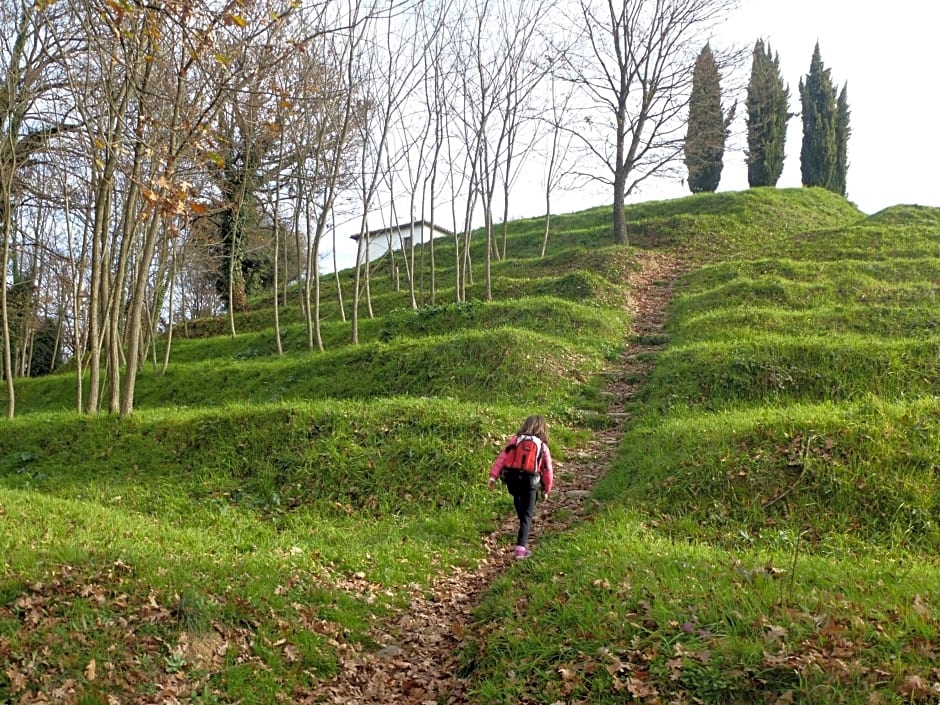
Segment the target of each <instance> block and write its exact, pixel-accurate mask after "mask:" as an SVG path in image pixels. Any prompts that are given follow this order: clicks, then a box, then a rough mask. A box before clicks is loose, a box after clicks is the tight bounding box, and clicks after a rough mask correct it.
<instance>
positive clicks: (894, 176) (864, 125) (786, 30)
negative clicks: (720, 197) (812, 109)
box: [721, 0, 940, 214]
mask: <svg viewBox="0 0 940 705" xmlns="http://www.w3.org/2000/svg"><path fill="white" fill-rule="evenodd" d="M933 6H934V3H933V2H931V1H930V0H893V1H892V2H877V3H876V2H860V1H858V0H742V3H741V8H740V9H739V10H738V11H737V13H736V14H735V16H734V18H733V19H732V20H731V21H729V22H728V24H727V25H726V27H725V30H726V32H727V37H728V38H729V39H731V40H732V41H735V42H738V43H739V44H745V45H749V46H751V47H753V45H754V42H755V41H756V40H757V39H758V38H761V37H763V38H764V40H765V41H766V42H768V43H769V44H770V47H771V49H772V50H773V51H774V52H775V53H777V54H779V56H780V69H781V73H782V74H783V79H784V81H785V82H787V83H788V84H789V86H790V109H791V111H792V112H798V111H799V109H800V103H799V82H800V79H801V78H802V77H804V76H806V74H807V73H808V72H809V65H810V60H811V59H812V56H813V48H814V46H815V45H816V42H817V40H818V41H819V49H820V53H821V55H822V60H823V64H824V65H825V66H826V68H828V69H829V70H830V72H831V75H832V79H833V83H834V85H836V86H837V88H839V89H841V87H842V85H843V84H845V83H847V84H848V99H849V110H850V123H849V124H850V127H851V129H852V134H851V136H850V138H849V170H848V177H847V183H848V199H849V200H850V201H852V202H853V203H855V204H856V205H857V206H858V207H859V208H860V209H861V210H862V211H864V212H865V213H869V214H871V213H875V212H877V211H879V210H881V209H882V208H885V207H887V206H892V205H897V204H902V203H905V204H906V203H917V204H920V205H925V206H940V181H938V179H937V177H936V172H937V169H938V168H940V140H938V138H937V137H936V135H937V127H936V125H937V119H938V108H940V96H938V94H937V88H936V81H935V80H934V76H933V72H934V69H935V67H937V66H940V61H938V58H937V55H936V51H937V41H938V40H937V36H936V29H937V26H938V25H937V20H938V19H940V12H938V11H937V10H933V9H931V8H932V7H933ZM747 70H748V72H749V71H750V66H749V65H748V69H747ZM742 99H743V96H742ZM739 107H740V108H743V105H742V104H740V103H739ZM738 113H739V119H738V122H737V123H736V128H739V129H740V130H742V131H743V129H744V122H743V115H744V111H743V109H739V111H738ZM801 139H802V121H801V119H800V118H799V117H798V116H797V117H793V118H791V119H790V125H789V130H788V133H787V150H786V151H787V158H786V162H785V164H784V172H783V176H782V177H781V179H780V181H779V182H778V184H777V185H778V186H799V185H800V142H801ZM729 156H730V157H731V158H730V159H729V158H728V157H729ZM738 159H740V160H743V154H741V153H740V152H739V153H738V154H737V155H726V157H725V169H724V175H723V178H722V183H721V190H737V189H743V188H747V171H746V168H745V167H744V165H743V162H742V161H736V160H738Z"/></svg>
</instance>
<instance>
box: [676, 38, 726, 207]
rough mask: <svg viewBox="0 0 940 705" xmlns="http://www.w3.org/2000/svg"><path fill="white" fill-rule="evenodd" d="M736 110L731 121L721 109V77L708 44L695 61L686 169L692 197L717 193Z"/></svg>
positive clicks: (686, 144)
mask: <svg viewBox="0 0 940 705" xmlns="http://www.w3.org/2000/svg"><path fill="white" fill-rule="evenodd" d="M733 118H734V108H732V109H731V111H730V112H729V115H728V118H727V120H726V119H725V116H724V113H723V112H722V109H721V77H720V76H719V74H718V65H717V64H716V63H715V56H714V54H713V53H712V50H711V47H710V46H709V45H708V44H706V45H705V47H704V48H703V49H702V51H701V52H700V53H699V55H698V59H696V61H695V68H694V69H693V72H692V95H691V97H690V99H689V124H688V131H687V132H686V138H685V165H686V168H687V169H688V172H689V189H691V191H692V193H700V192H703V191H715V190H716V189H717V188H718V183H719V182H720V181H721V170H722V168H723V166H724V164H723V159H724V153H725V139H726V138H727V135H728V125H729V124H730V123H731V120H732V119H733Z"/></svg>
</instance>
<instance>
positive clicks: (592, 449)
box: [302, 252, 680, 705]
mask: <svg viewBox="0 0 940 705" xmlns="http://www.w3.org/2000/svg"><path fill="white" fill-rule="evenodd" d="M640 264H641V269H640V271H638V272H636V273H635V275H634V276H633V278H632V281H631V285H632V286H631V291H630V296H629V299H628V302H627V308H628V310H629V311H630V313H631V315H632V316H633V325H632V329H631V340H635V341H637V342H636V343H631V345H630V346H629V348H628V349H627V351H626V353H625V355H624V357H623V358H622V360H621V362H620V364H619V365H618V366H617V367H616V369H614V370H611V371H610V373H609V376H610V383H609V384H608V386H607V390H606V391H605V394H608V395H609V396H610V405H609V414H610V416H611V417H612V418H613V419H615V420H616V421H617V423H616V424H614V425H612V426H611V427H610V428H607V429H605V430H603V431H600V432H598V433H597V434H596V436H595V437H594V439H593V440H592V441H591V443H590V444H589V445H588V447H586V448H584V449H582V450H581V451H580V452H579V453H577V454H576V455H572V456H570V457H568V458H567V459H566V460H565V462H564V463H563V464H558V467H557V468H556V474H557V475H558V476H559V477H560V481H559V482H558V489H557V491H556V492H553V493H552V497H551V498H550V499H548V500H547V501H543V502H541V503H540V504H539V508H538V511H537V515H536V520H535V524H534V528H533V535H532V538H533V542H532V545H533V547H534V549H535V550H536V551H537V550H538V539H539V535H540V534H541V533H546V532H559V531H564V530H565V529H567V528H569V527H570V526H571V525H572V524H573V523H575V522H577V521H579V520H580V519H581V517H582V516H583V515H584V514H585V513H587V512H590V507H589V506H587V504H586V503H587V502H590V500H589V499H587V496H588V495H589V493H590V491H591V489H592V488H593V487H594V484H595V483H596V482H597V480H598V479H599V478H600V477H601V476H602V475H603V474H604V473H605V472H606V471H607V468H609V467H610V463H611V459H612V456H613V454H614V452H615V451H616V449H617V446H618V444H619V442H620V436H621V427H622V425H623V421H624V419H625V417H626V412H625V407H626V405H627V402H628V401H629V400H630V398H631V397H632V396H633V394H634V392H635V391H636V388H637V387H638V385H639V383H640V380H641V379H642V377H643V376H644V375H645V373H646V372H648V371H649V362H648V361H647V356H646V355H644V353H645V352H649V351H650V350H653V349H655V348H656V344H657V342H658V339H657V335H658V334H659V333H660V332H661V331H662V328H663V324H664V322H665V318H666V307H667V304H668V302H669V300H670V298H671V296H672V285H673V283H674V281H675V279H676V277H677V276H678V274H679V272H680V267H679V265H678V263H677V262H676V261H675V260H674V259H672V258H670V257H668V256H666V255H663V254H661V253H654V252H646V253H642V254H641V255H640ZM481 481H482V480H481ZM560 509H565V510H567V511H559V510H560ZM515 531H516V519H515V516H512V517H508V518H507V519H506V521H505V522H504V524H503V525H502V526H501V527H500V528H499V529H498V530H497V531H495V532H494V533H492V534H490V535H489V536H488V537H486V539H485V541H484V543H485V548H486V553H487V555H486V558H484V560H483V561H482V562H481V563H480V564H479V565H478V566H477V567H476V568H475V569H473V570H461V569H458V570H456V571H455V572H454V573H452V574H450V575H446V576H442V577H441V578H439V579H437V580H436V581H435V582H434V583H433V584H432V585H431V586H430V588H429V589H428V590H422V591H421V594H419V595H417V596H416V597H415V599H414V600H413V601H412V602H411V604H410V605H409V608H408V609H407V610H405V611H403V612H402V613H401V615H400V616H399V617H398V618H397V619H395V620H393V621H392V622H391V623H390V624H384V625H383V626H382V628H381V630H379V629H377V630H376V631H375V632H374V634H373V638H374V639H375V640H376V642H377V643H379V644H383V647H382V648H380V649H379V650H378V651H376V652H375V653H365V652H363V651H361V650H360V649H358V648H356V647H355V646H353V645H346V644H340V645H339V648H340V659H341V665H340V673H339V674H338V676H337V677H336V678H334V679H333V680H331V681H329V682H327V683H323V684H322V685H321V686H320V687H319V688H318V689H317V690H316V691H315V692H314V693H310V694H308V695H307V697H306V698H305V699H304V700H303V701H302V702H304V703H330V704H337V705H338V704H339V703H343V704H348V703H366V704H368V703H376V704H378V703H383V704H384V703H407V704H408V705H438V703H448V704H451V705H459V704H460V703H466V702H467V696H466V684H465V683H464V681H463V680H462V679H461V678H459V677H458V676H457V675H456V670H457V665H458V664H457V662H456V655H457V653H458V650H459V648H460V645H461V641H462V639H463V637H464V636H465V635H466V634H467V632H468V631H469V630H470V629H472V625H473V619H472V612H473V609H474V607H475V606H476V605H477V604H478V602H479V601H480V599H481V598H482V596H483V595H484V593H485V592H486V590H487V588H488V587H489V585H490V584H491V583H492V581H493V579H494V578H495V577H496V576H497V575H499V574H500V573H502V572H503V571H505V570H506V569H507V568H508V567H509V565H510V564H511V563H512V558H511V553H510V551H509V544H508V543H507V541H506V540H505V537H506V535H507V534H515Z"/></svg>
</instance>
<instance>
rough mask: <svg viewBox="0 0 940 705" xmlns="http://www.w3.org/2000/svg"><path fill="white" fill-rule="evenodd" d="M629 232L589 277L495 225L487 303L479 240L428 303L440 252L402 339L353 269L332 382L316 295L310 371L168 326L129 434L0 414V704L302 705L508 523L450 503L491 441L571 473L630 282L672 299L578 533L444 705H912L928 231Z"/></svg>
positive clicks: (923, 636) (807, 215) (933, 238)
mask: <svg viewBox="0 0 940 705" xmlns="http://www.w3.org/2000/svg"><path fill="white" fill-rule="evenodd" d="M628 221H629V222H630V228H631V230H630V237H631V243H632V247H616V246H613V245H611V239H612V228H611V218H610V209H609V208H606V209H604V208H602V209H594V210H591V211H585V212H583V213H575V214H569V215H565V216H557V217H554V218H553V219H552V223H553V227H554V228H557V230H556V231H553V233H552V234H551V237H550V240H549V252H548V256H547V257H545V258H544V259H541V258H539V257H538V253H539V251H540V249H541V242H542V234H543V225H544V224H543V222H542V221H541V220H540V219H530V220H524V221H518V222H514V223H510V224H509V227H508V230H509V235H508V258H507V259H506V260H504V261H499V262H495V263H494V266H493V272H494V281H493V292H494V297H495V301H493V302H492V303H483V302H482V301H479V299H481V298H482V294H483V277H482V263H483V260H484V253H483V250H482V249H481V248H482V245H483V243H482V238H480V237H479V235H477V236H475V238H476V243H475V249H474V252H473V261H474V263H475V273H474V284H473V285H472V286H471V287H470V293H469V300H468V301H467V302H466V303H460V304H456V303H448V302H449V301H452V300H453V298H454V276H453V270H452V263H453V261H454V257H453V250H452V249H449V248H452V246H449V245H447V244H443V243H439V244H438V249H437V252H436V258H437V261H438V262H439V263H441V266H440V268H439V270H438V271H437V273H436V277H437V282H438V286H439V290H438V292H437V297H436V299H435V305H433V306H426V307H422V308H419V310H417V311H412V310H410V308H409V305H408V297H407V295H406V293H405V292H403V291H401V290H397V289H396V287H395V285H394V281H393V279H392V277H391V276H390V274H389V273H388V270H387V268H386V267H384V265H383V263H382V262H378V263H375V265H374V280H373V282H372V287H371V290H372V295H373V296H372V299H373V300H372V303H373V310H374V311H375V313H376V317H375V318H373V319H369V318H366V317H365V315H364V314H363V320H362V328H361V330H360V339H361V341H362V342H361V344H360V345H358V346H351V345H349V344H348V340H349V324H348V323H343V322H342V321H341V320H340V315H339V308H338V303H337V302H336V301H335V300H332V299H330V298H328V296H327V292H328V291H329V289H328V288H325V289H324V292H325V298H324V322H323V334H324V336H323V337H324V344H325V348H326V349H325V351H323V352H316V351H314V352H310V351H308V350H307V344H306V331H305V330H304V327H303V325H302V323H301V322H300V321H301V319H300V315H299V304H298V303H297V301H296V300H295V297H296V294H290V295H289V298H288V302H287V305H286V306H285V307H284V308H283V309H282V311H281V313H282V317H281V321H282V325H283V344H284V348H285V354H284V355H283V356H278V355H277V354H276V345H275V340H274V334H273V315H272V311H271V309H270V304H271V302H270V300H264V299H259V300H258V301H256V302H255V304H254V308H253V310H252V311H250V312H248V313H246V314H242V315H240V316H239V317H238V319H237V321H236V327H237V330H238V331H239V332H238V335H237V336H236V337H234V338H232V337H230V336H229V335H227V334H226V331H227V326H228V324H227V321H226V320H224V319H223V320H218V321H214V320H213V321H201V322H196V323H193V324H191V325H189V326H188V329H189V332H190V335H191V337H190V338H188V339H181V338H180V337H179V334H180V332H181V331H177V337H176V339H175V340H174V343H173V351H172V355H171V364H170V368H169V370H168V372H167V374H166V375H160V374H157V373H156V372H155V371H153V370H145V371H142V372H141V374H140V377H139V380H138V412H137V413H136V414H135V416H134V417H133V418H132V419H127V420H118V419H114V418H109V417H107V416H100V417H93V418H87V417H79V416H77V415H76V414H75V413H74V412H73V411H71V409H72V408H73V407H74V401H73V396H74V385H75V381H74V379H73V378H72V377H71V376H69V375H68V374H67V373H64V374H61V375H55V376H52V377H49V378H44V379H36V380H24V381H18V382H17V409H18V412H19V414H20V416H19V418H17V419H15V420H14V421H13V422H9V423H7V424H6V425H5V426H4V428H3V429H2V430H0V522H2V525H3V529H4V530H3V531H2V532H0V659H2V661H3V663H4V668H3V669H0V701H7V700H10V701H13V702H24V703H26V702H39V701H41V698H42V697H48V696H49V694H53V693H59V694H60V695H61V696H62V698H64V699H65V701H72V702H81V703H87V704H91V703H107V702H109V697H117V698H118V699H119V700H121V701H122V702H161V701H165V700H166V698H168V697H170V696H172V697H174V698H176V699H178V700H179V701H181V702H193V703H195V702H206V703H208V702H217V703H235V702H239V703H270V702H274V701H277V700H279V699H280V700H292V699H301V698H302V697H303V693H304V692H305V691H306V689H307V688H308V687H309V686H310V685H311V684H313V683H315V682H317V681H319V680H321V679H323V678H326V677H329V675H330V674H331V673H333V672H334V671H335V669H336V668H337V664H338V660H337V653H338V652H339V651H340V650H342V649H343V648H344V645H345V644H347V643H361V642H364V643H366V644H367V645H368V643H369V639H370V638H371V637H370V636H369V634H370V628H371V627H372V626H374V625H375V624H376V620H381V618H382V617H383V615H385V614H387V611H388V610H389V609H390V608H391V607H393V606H395V605H398V604H402V603H404V602H405V600H406V599H407V596H408V594H409V593H410V592H411V591H413V590H420V589H422V588H421V586H422V585H425V584H427V581H428V580H429V579H431V578H432V577H433V576H434V575H436V574H439V573H441V572H445V571H448V570H451V569H452V568H453V567H455V566H461V565H467V564H470V563H472V562H473V561H475V560H476V559H477V558H478V557H479V556H480V553H481V550H480V547H479V537H480V535H481V534H485V533H488V532H489V531H491V530H492V529H493V527H494V526H495V525H496V523H497V522H498V521H499V519H500V517H502V516H505V515H506V514H507V513H508V511H509V507H508V506H507V500H506V498H505V496H504V495H497V494H487V493H486V492H485V490H484V489H483V488H484V483H483V481H482V480H483V476H484V473H485V471H486V469H487V468H488V466H489V463H490V462H491V460H492V457H493V456H494V454H495V453H496V451H497V450H498V449H499V446H500V444H501V443H502V441H503V439H504V437H505V435H506V434H507V433H509V432H511V431H512V430H514V428H515V427H516V425H517V424H518V422H519V420H520V419H521V418H522V417H523V416H524V415H526V414H527V413H531V412H533V411H541V412H544V413H547V414H548V415H549V417H550V422H551V427H552V434H553V437H552V446H553V451H554V454H555V455H556V456H557V457H558V458H559V460H560V461H561V462H562V468H563V463H564V459H565V456H566V453H569V452H571V451H573V450H575V449H577V448H578V447H579V445H580V444H581V443H582V442H583V441H584V439H585V438H586V436H587V434H588V433H589V432H590V429H589V427H588V426H589V424H596V423H597V416H596V415H595V414H586V413H585V411H597V410H603V409H604V403H605V402H604V397H603V396H602V395H601V394H599V390H600V388H601V386H602V378H601V377H600V376H599V375H597V373H598V372H599V371H600V370H602V369H604V368H606V367H610V366H611V365H613V364H615V361H616V357H617V354H618V352H619V351H620V350H621V349H622V346H623V343H624V337H625V335H626V333H627V330H628V328H629V323H630V321H629V320H628V319H627V318H626V316H625V315H624V313H623V308H622V306H621V303H622V300H623V297H624V296H625V294H626V275H627V273H628V272H629V271H630V269H631V268H632V267H633V266H635V265H634V261H635V258H634V256H633V255H634V252H635V250H634V248H658V249H665V250H669V251H671V252H675V253H678V254H680V255H681V256H682V257H684V258H685V259H686V260H687V261H689V262H692V263H694V265H695V267H694V268H693V270H692V271H691V272H690V273H689V274H688V275H687V276H686V277H685V278H684V280H683V282H682V286H681V289H680V292H679V297H678V299H677V300H676V302H675V305H674V306H673V308H672V314H671V318H670V322H669V335H670V345H669V348H668V349H667V352H665V353H664V354H663V355H661V356H660V358H659V359H658V360H657V367H656V371H655V373H654V375H653V377H652V379H651V380H650V382H649V384H648V385H647V386H646V387H645V388H644V389H643V390H642V392H641V394H640V398H638V399H637V400H636V408H635V409H634V412H635V418H634V419H633V420H632V421H631V424H630V426H629V428H628V429H627V433H626V436H625V439H624V444H623V448H622V450H621V453H620V456H619V459H618V462H617V466H616V467H615V468H614V469H613V472H612V473H611V474H610V476H609V477H608V479H607V480H606V481H605V483H604V484H603V486H602V487H601V488H599V490H598V493H597V498H598V499H599V500H600V501H601V503H602V504H601V505H600V506H601V507H602V508H601V509H599V510H598V513H597V515H596V517H595V519H594V521H593V522H592V523H591V524H590V525H587V526H584V527H582V528H581V529H578V530H577V531H575V532H573V533H572V534H569V535H566V536H563V537H557V538H554V539H553V538H547V537H546V538H545V539H544V540H543V542H542V544H541V545H540V546H539V550H538V555H537V558H535V559H533V560H531V561H529V562H526V563H525V564H523V565H520V566H518V567H517V568H516V569H515V570H513V571H511V572H510V573H509V574H507V575H506V576H505V577H504V578H503V579H501V581H500V582H499V583H498V584H497V585H496V586H494V590H493V592H492V595H491V596H490V598H488V600H487V601H486V603H485V604H484V605H483V607H482V608H481V615H480V616H481V621H482V622H483V623H488V624H489V625H490V626H489V627H488V628H486V629H484V630H482V632H481V635H480V636H479V638H476V639H469V638H468V640H467V651H466V654H465V662H466V663H465V672H466V674H467V675H468V676H469V677H470V678H471V680H472V683H473V686H472V687H473V691H474V693H475V694H476V695H475V697H476V698H477V701H478V702H481V703H484V702H485V703H494V702H504V703H516V702H539V703H541V702H544V703H554V702H557V701H563V702H577V701H579V700H581V701H584V700H589V701H590V702H592V703H593V702H597V703H604V702H611V703H612V702H623V701H624V700H625V699H627V698H628V696H632V697H634V698H637V699H644V698H645V699H646V700H647V701H648V702H653V701H654V700H655V699H657V698H658V699H660V700H661V701H663V702H667V701H669V700H673V701H675V702H706V703H726V702H765V701H770V702H773V701H775V700H779V699H781V698H782V699H783V700H782V702H814V703H817V702H859V703H860V702H869V701H868V700H867V698H868V697H869V696H870V695H871V693H873V692H874V693H876V694H877V697H879V698H881V702H886V703H889V702H909V701H910V700H912V699H913V700H916V699H924V698H927V697H928V696H929V694H930V688H932V687H933V683H934V682H935V681H940V677H938V676H937V674H936V672H935V671H934V670H932V669H934V668H935V666H934V664H935V658H934V657H935V656H936V654H935V653H934V652H933V649H934V648H935V647H933V646H932V644H935V643H937V641H938V631H937V629H938V621H940V620H938V616H937V611H936V607H937V606H938V604H940V597H938V596H937V595H936V589H935V586H936V585H937V584H940V576H938V568H937V561H936V557H935V556H936V549H937V547H938V540H940V539H938V535H937V531H936V522H937V521H938V519H940V515H938V512H940V501H938V489H937V483H938V480H937V460H936V458H937V457H938V451H940V431H938V427H940V408H938V404H937V380H936V372H935V370H936V364H933V365H931V362H933V363H936V352H937V349H938V346H937V340H936V336H937V331H936V327H935V320H936V319H935V316H934V315H933V312H935V311H936V295H937V277H936V273H937V269H938V261H937V258H938V255H940V235H938V233H940V215H938V214H937V212H936V211H934V210H931V209H920V208H907V207H899V208H896V209H889V210H888V211H885V212H883V213H880V214H877V215H874V216H871V217H866V216H864V214H862V213H860V212H859V211H857V210H856V209H855V208H854V207H852V206H851V204H849V203H847V202H846V201H844V200H843V199H841V198H838V197H836V196H834V195H832V194H829V193H826V192H824V191H819V190H816V189H798V190H780V191H776V190H763V189H758V190H754V191H749V192H745V193H738V194H711V195H699V196H695V197H691V198H687V199H678V200H676V201H668V202H660V203H649V204H641V205H639V206H634V207H631V208H630V209H629V211H628ZM342 280H343V282H344V283H345V285H347V286H348V285H349V283H350V282H351V277H350V273H348V272H346V273H343V275H342ZM419 298H420V300H421V301H422V303H424V302H427V301H429V292H428V291H427V290H426V289H425V290H423V291H422V296H421V297H419ZM344 300H345V301H346V304H347V306H348V305H349V301H351V296H350V294H349V292H348V291H347V292H346V296H345V297H344ZM347 314H348V309H347ZM161 355H162V350H161V351H158V357H160V356H161ZM932 355H933V357H931V356H932ZM561 474H562V477H561V480H562V484H563V482H564V474H563V472H562V473H561ZM898 576H903V579H902V580H899V578H898ZM520 595H524V596H525V599H520ZM161 699H162V700H161Z"/></svg>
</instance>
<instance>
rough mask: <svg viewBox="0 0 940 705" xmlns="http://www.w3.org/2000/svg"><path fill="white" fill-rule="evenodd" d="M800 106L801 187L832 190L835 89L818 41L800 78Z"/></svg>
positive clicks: (834, 172) (834, 144)
mask: <svg viewBox="0 0 940 705" xmlns="http://www.w3.org/2000/svg"><path fill="white" fill-rule="evenodd" d="M800 101H801V105H802V108H803V146H802V148H801V150H800V169H801V172H802V176H803V185H804V186H822V187H823V188H826V189H829V190H830V191H833V190H835V188H834V186H835V183H836V171H837V169H836V163H837V159H838V147H837V140H836V92H835V89H834V88H833V86H832V78H831V77H830V75H829V69H827V68H826V67H825V66H824V65H823V62H822V57H821V55H820V53H819V43H818V42H817V44H816V49H815V50H814V51H813V60H812V62H811V63H810V67H809V74H807V76H806V80H805V81H804V80H802V79H801V80H800Z"/></svg>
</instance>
